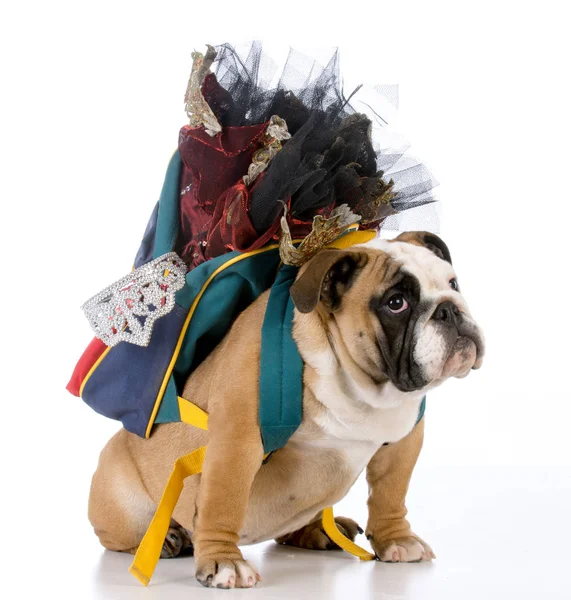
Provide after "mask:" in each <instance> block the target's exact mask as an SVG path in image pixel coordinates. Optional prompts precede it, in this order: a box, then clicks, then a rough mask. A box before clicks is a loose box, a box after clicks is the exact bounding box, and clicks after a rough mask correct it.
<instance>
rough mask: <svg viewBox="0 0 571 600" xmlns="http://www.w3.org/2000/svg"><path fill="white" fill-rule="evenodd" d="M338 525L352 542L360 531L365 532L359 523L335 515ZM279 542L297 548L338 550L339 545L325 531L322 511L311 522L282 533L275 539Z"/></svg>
mask: <svg viewBox="0 0 571 600" xmlns="http://www.w3.org/2000/svg"><path fill="white" fill-rule="evenodd" d="M335 522H336V523H337V527H339V530H340V531H341V533H342V534H343V535H345V537H348V538H349V539H350V540H351V541H352V542H354V541H355V538H356V537H357V534H358V533H363V530H362V529H361V527H359V525H358V524H357V523H356V522H355V521H353V519H349V518H348V517H335ZM275 541H276V542H277V543H278V544H285V545H286V546H296V547H297V548H306V549H307V550H337V549H339V546H338V545H337V544H336V543H335V542H333V541H332V540H331V539H330V537H329V536H328V535H327V534H326V533H325V531H324V529H323V526H322V525H321V513H319V515H318V516H317V517H315V519H314V520H313V521H312V522H311V523H308V524H307V525H305V527H302V528H301V529H298V530H297V531H294V532H293V533H288V534H287V535H282V536H281V537H279V538H277V539H276V540H275Z"/></svg>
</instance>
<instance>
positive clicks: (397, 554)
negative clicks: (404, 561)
mask: <svg viewBox="0 0 571 600" xmlns="http://www.w3.org/2000/svg"><path fill="white" fill-rule="evenodd" d="M398 561H399V553H398V552H397V551H396V550H395V551H394V552H393V562H398Z"/></svg>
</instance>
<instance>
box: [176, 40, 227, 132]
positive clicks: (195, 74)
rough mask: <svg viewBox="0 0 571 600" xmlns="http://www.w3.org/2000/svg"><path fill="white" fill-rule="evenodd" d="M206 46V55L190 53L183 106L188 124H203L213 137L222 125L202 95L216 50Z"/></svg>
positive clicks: (194, 125) (198, 125)
mask: <svg viewBox="0 0 571 600" xmlns="http://www.w3.org/2000/svg"><path fill="white" fill-rule="evenodd" d="M207 48H208V50H207V51H206V55H204V54H202V53H201V52H193V53H192V61H193V62H192V71H191V72H190V78H189V80H188V86H187V88H186V94H185V95H184V106H185V109H186V114H187V115H188V118H189V119H190V121H189V124H190V126H191V127H200V126H204V129H205V130H206V133H207V134H208V135H209V136H211V137H214V136H215V135H216V134H217V133H220V132H221V131H222V127H221V125H220V123H219V122H218V119H217V118H216V116H215V115H214V113H213V112H212V109H211V108H210V106H209V105H208V102H206V100H205V99H204V96H203V95H202V84H203V83H204V79H205V77H206V76H207V75H208V74H209V73H210V65H211V64H212V62H213V61H214V59H215V58H216V50H215V49H214V48H213V47H212V46H207Z"/></svg>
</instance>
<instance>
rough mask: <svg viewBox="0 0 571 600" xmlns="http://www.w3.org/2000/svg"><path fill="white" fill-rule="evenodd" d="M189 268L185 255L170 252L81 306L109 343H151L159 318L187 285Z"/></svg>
mask: <svg viewBox="0 0 571 600" xmlns="http://www.w3.org/2000/svg"><path fill="white" fill-rule="evenodd" d="M186 272H187V267H186V265H185V264H184V262H183V261H182V259H181V258H180V257H179V256H178V255H177V254H176V252H169V253H168V254H164V255H163V256H159V258H156V259H155V260H153V261H151V262H149V263H147V264H146V265H143V266H142V267H139V268H138V269H135V270H134V271H132V272H131V273H129V275H126V276H125V277H123V278H121V279H120V280H119V281H116V282H115V283H113V284H112V285H110V286H109V287H107V288H105V289H104V290H102V291H101V292H99V294H97V295H95V296H93V298H91V299H90V300H88V301H87V302H86V303H85V304H84V305H83V306H82V307H81V309H82V310H83V312H84V313H85V316H86V317H87V320H88V321H89V324H90V325H91V328H92V329H93V331H94V332H95V335H96V336H97V337H98V338H99V339H100V340H101V341H103V342H104V343H105V344H107V346H116V345H117V344H118V343H119V342H129V343H131V344H136V345H137V346H148V345H149V341H150V339H151V334H152V331H153V326H154V324H155V321H156V320H157V319H160V318H161V317H164V316H165V315H166V314H168V313H169V312H170V311H171V310H172V309H173V308H174V305H175V292H177V291H178V290H180V289H181V288H182V287H183V286H184V283H185V275H186Z"/></svg>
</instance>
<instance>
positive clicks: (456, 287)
mask: <svg viewBox="0 0 571 600" xmlns="http://www.w3.org/2000/svg"><path fill="white" fill-rule="evenodd" d="M448 283H449V284H450V287H451V288H452V289H453V290H454V291H455V292H457V291H458V290H459V289H460V286H459V285H458V280H457V279H456V277H454V278H453V279H451V280H450V281H449V282H448Z"/></svg>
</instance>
